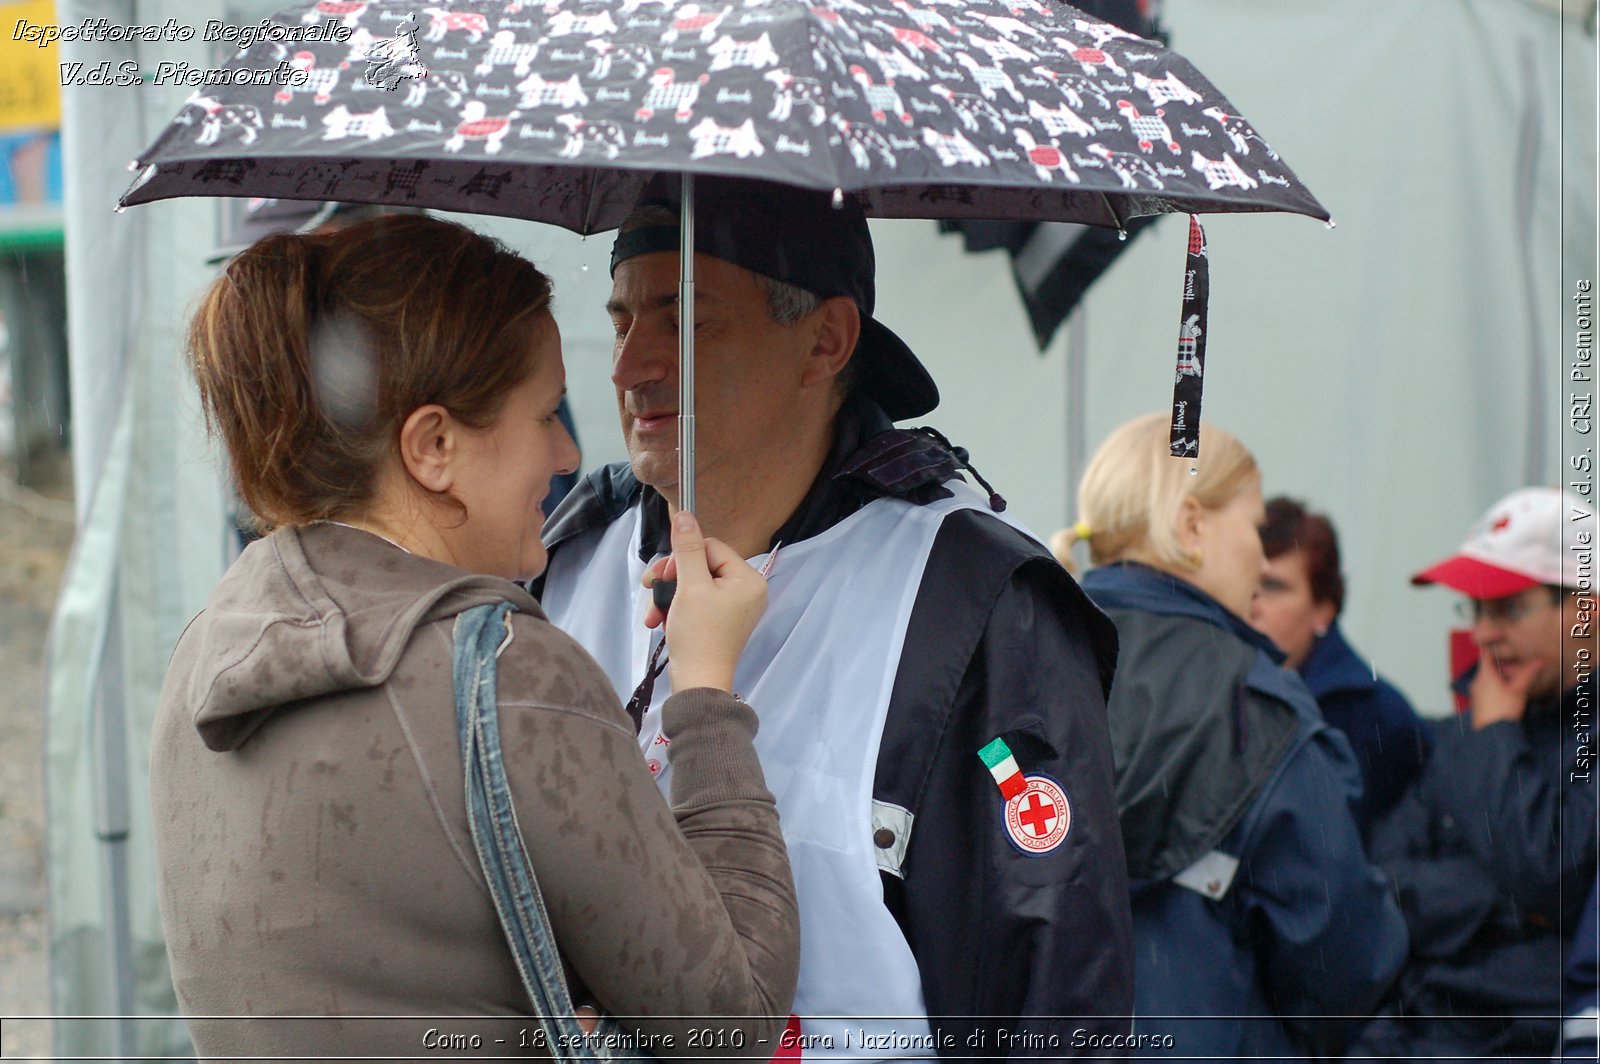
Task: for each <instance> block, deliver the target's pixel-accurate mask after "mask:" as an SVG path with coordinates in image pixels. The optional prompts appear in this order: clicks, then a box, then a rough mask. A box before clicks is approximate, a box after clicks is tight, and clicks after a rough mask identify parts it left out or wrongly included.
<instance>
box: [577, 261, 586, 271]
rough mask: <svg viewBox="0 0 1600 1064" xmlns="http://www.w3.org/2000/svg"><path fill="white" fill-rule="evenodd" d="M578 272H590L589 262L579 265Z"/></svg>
mask: <svg viewBox="0 0 1600 1064" xmlns="http://www.w3.org/2000/svg"><path fill="white" fill-rule="evenodd" d="M578 272H579V273H588V272H589V264H588V263H587V262H586V263H584V264H583V265H582V266H579V267H578Z"/></svg>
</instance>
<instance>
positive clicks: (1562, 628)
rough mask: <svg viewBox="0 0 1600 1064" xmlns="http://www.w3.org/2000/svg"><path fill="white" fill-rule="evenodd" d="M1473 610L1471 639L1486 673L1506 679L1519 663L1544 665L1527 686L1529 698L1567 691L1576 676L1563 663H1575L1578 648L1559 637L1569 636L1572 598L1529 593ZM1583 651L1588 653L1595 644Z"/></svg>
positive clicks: (1488, 602) (1536, 590)
mask: <svg viewBox="0 0 1600 1064" xmlns="http://www.w3.org/2000/svg"><path fill="white" fill-rule="evenodd" d="M1474 609H1475V610H1476V613H1477V620H1476V621H1474V622H1473V625H1472V635H1473V638H1474V639H1475V640H1477V643H1478V648H1479V650H1480V651H1482V653H1483V659H1484V662H1485V665H1484V667H1488V666H1489V665H1491V664H1492V665H1494V666H1497V667H1498V668H1499V669H1500V672H1501V675H1502V676H1504V675H1506V673H1507V670H1509V669H1513V668H1515V667H1516V666H1518V665H1521V664H1523V663H1526V662H1532V661H1540V662H1542V663H1543V664H1542V665H1541V667H1540V668H1539V671H1538V672H1536V673H1535V674H1534V677H1533V681H1532V682H1531V683H1530V684H1529V686H1528V696H1529V697H1530V698H1542V697H1546V696H1548V695H1554V694H1559V693H1560V692H1561V690H1562V689H1563V688H1565V687H1567V686H1570V684H1571V683H1572V682H1573V677H1574V676H1575V671H1574V669H1573V668H1572V664H1573V662H1572V661H1568V660H1566V659H1569V658H1575V656H1576V655H1575V649H1576V646H1577V644H1576V643H1573V642H1572V641H1571V640H1570V639H1568V640H1564V639H1563V636H1564V635H1565V634H1566V632H1568V631H1569V630H1570V624H1569V621H1568V614H1571V613H1573V612H1574V609H1573V597H1572V596H1570V595H1562V596H1559V597H1558V596H1557V595H1556V594H1555V593H1554V592H1552V591H1551V590H1550V589H1549V588H1545V587H1530V588H1528V589H1527V590H1525V591H1519V592H1517V593H1516V594H1515V595H1507V596H1505V597H1504V598H1497V599H1485V600H1480V601H1478V602H1477V603H1476V605H1475V607H1474ZM1564 644H1567V645H1564ZM1586 645H1588V646H1590V647H1591V649H1592V647H1593V641H1592V640H1590V641H1588V642H1587V644H1586ZM1591 661H1592V659H1591Z"/></svg>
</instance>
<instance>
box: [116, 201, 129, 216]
mask: <svg viewBox="0 0 1600 1064" xmlns="http://www.w3.org/2000/svg"><path fill="white" fill-rule="evenodd" d="M127 209H128V208H127V207H124V206H123V205H122V204H120V203H119V204H117V213H118V214H121V213H122V212H123V211H125V210H127Z"/></svg>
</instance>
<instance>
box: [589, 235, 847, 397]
mask: <svg viewBox="0 0 1600 1064" xmlns="http://www.w3.org/2000/svg"><path fill="white" fill-rule="evenodd" d="M677 224H678V212H677V211H675V210H673V209H672V208H671V207H666V206H663V205H661V204H658V203H647V204H645V205H644V206H642V207H635V208H634V209H633V211H632V213H630V214H629V215H628V216H627V217H626V218H624V219H623V220H622V225H621V226H620V227H618V230H617V231H618V232H619V233H631V232H633V231H634V230H635V229H649V228H652V227H655V226H661V225H674V226H675V225H677ZM752 273H753V274H754V276H755V279H756V280H757V281H758V282H760V284H761V287H762V288H763V289H765V290H766V293H767V316H768V317H770V318H771V319H772V320H773V321H774V322H776V323H777V324H779V325H794V324H796V323H798V322H799V321H800V319H802V318H804V317H805V316H806V315H808V314H815V313H816V312H817V311H818V310H820V309H822V297H821V296H819V295H817V294H816V293H814V292H808V291H807V290H805V289H804V288H801V287H799V286H798V285H792V284H790V283H789V282H787V281H779V280H777V279H775V278H772V277H768V276H767V275H766V274H764V273H754V271H752ZM855 378H856V362H855V359H853V358H852V359H851V360H850V361H849V362H848V363H846V364H845V368H844V369H843V371H841V372H840V373H839V375H838V376H837V377H836V378H835V383H836V384H837V385H838V391H839V395H840V396H841V397H843V396H845V395H848V394H849V392H850V390H851V388H852V386H853V385H854V383H855Z"/></svg>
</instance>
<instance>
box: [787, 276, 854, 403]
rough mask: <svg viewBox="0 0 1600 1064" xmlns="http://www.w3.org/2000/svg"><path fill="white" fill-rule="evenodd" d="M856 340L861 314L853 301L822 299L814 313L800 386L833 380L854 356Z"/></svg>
mask: <svg viewBox="0 0 1600 1064" xmlns="http://www.w3.org/2000/svg"><path fill="white" fill-rule="evenodd" d="M859 339H861V310H860V308H858V307H857V306H856V301H855V300H853V299H851V298H850V297H849V296H834V297H833V298H832V299H824V300H823V301H822V306H821V307H820V308H819V309H818V310H817V321H816V335H815V338H814V340H813V342H812V345H811V357H810V358H808V359H807V360H806V365H805V369H804V371H803V372H802V374H801V377H800V382H801V383H802V384H807V385H810V384H818V383H822V382H825V381H831V380H832V379H833V378H834V377H837V376H838V375H839V373H840V371H841V370H843V369H844V367H845V366H846V365H848V364H849V362H850V357H851V356H852V355H854V354H855V350H856V341H858V340H859Z"/></svg>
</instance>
